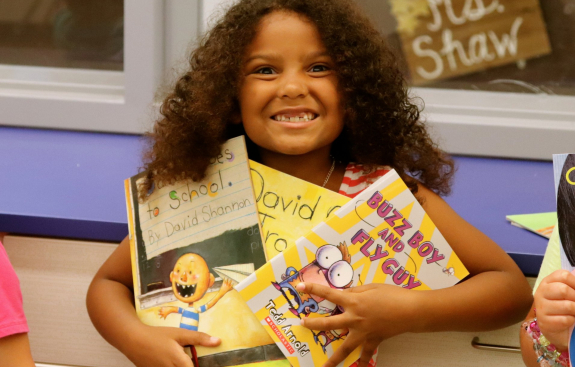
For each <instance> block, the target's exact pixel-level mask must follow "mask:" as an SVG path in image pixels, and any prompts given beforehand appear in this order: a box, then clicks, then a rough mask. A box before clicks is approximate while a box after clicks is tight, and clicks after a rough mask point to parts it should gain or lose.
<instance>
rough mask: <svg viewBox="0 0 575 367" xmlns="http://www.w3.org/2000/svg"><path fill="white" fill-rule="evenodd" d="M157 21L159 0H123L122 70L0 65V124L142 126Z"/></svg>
mask: <svg viewBox="0 0 575 367" xmlns="http://www.w3.org/2000/svg"><path fill="white" fill-rule="evenodd" d="M196 5H197V2H196ZM163 26H164V3H163V1H161V0H153V1H138V0H125V1H124V71H123V72H120V71H100V70H84V69H66V68H48V67H30V66H16V65H1V66H0V111H2V114H1V117H0V124H2V125H9V126H17V127H39V128H53V129H68V130H88V131H100V132H117V133H141V132H143V131H145V130H147V129H148V128H149V124H150V118H149V117H148V115H149V113H148V111H149V108H150V105H151V102H152V101H153V97H154V94H155V92H156V88H157V86H158V84H159V81H160V80H161V76H162V74H163V67H164V52H163V51H164V29H163ZM74 80H75V82H73V81H74Z"/></svg>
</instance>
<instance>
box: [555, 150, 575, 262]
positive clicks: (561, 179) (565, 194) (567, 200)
mask: <svg viewBox="0 0 575 367" xmlns="http://www.w3.org/2000/svg"><path fill="white" fill-rule="evenodd" d="M553 179H554V183H555V196H556V198H557V227H558V230H559V240H560V243H561V246H560V252H561V267H562V268H563V269H566V270H569V271H573V270H575V215H574V213H575V211H574V209H575V154H554V155H553Z"/></svg>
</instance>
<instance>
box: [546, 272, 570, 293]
mask: <svg viewBox="0 0 575 367" xmlns="http://www.w3.org/2000/svg"><path fill="white" fill-rule="evenodd" d="M543 280H544V281H545V282H546V283H554V282H559V283H565V284H567V285H568V286H569V287H571V288H573V289H575V275H573V274H571V272H569V271H567V270H564V269H561V270H556V271H554V272H553V273H551V274H550V275H548V276H547V277H545V278H544V279H543Z"/></svg>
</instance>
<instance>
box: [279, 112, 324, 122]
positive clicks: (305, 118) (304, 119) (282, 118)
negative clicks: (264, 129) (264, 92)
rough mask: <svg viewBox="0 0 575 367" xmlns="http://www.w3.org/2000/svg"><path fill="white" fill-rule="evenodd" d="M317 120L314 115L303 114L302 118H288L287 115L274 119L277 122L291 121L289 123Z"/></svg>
mask: <svg viewBox="0 0 575 367" xmlns="http://www.w3.org/2000/svg"><path fill="white" fill-rule="evenodd" d="M314 118H315V115H314V114H313V113H302V114H300V116H291V117H287V116H286V115H275V116H274V119H275V120H276V121H289V122H300V121H310V120H313V119H314Z"/></svg>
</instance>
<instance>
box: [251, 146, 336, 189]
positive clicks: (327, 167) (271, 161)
mask: <svg viewBox="0 0 575 367" xmlns="http://www.w3.org/2000/svg"><path fill="white" fill-rule="evenodd" d="M260 159H261V163H262V164H264V165H266V166H268V167H271V168H273V169H276V170H278V171H281V172H283V173H287V174H288V175H291V176H294V177H297V178H299V179H302V180H305V181H308V182H311V183H313V184H315V185H318V186H324V183H325V181H326V178H328V176H329V180H328V181H327V183H326V185H325V188H327V189H330V190H332V191H336V192H337V191H339V187H340V185H341V182H342V180H343V175H344V171H345V164H342V163H337V162H336V163H335V167H334V169H333V170H332V165H334V160H333V158H332V157H331V156H330V147H329V146H327V147H325V148H324V149H318V150H315V151H313V152H309V153H306V154H302V155H287V154H281V153H276V152H272V151H269V150H265V149H260Z"/></svg>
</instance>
